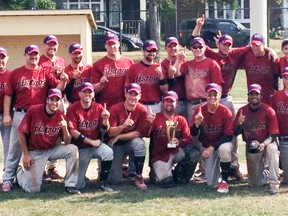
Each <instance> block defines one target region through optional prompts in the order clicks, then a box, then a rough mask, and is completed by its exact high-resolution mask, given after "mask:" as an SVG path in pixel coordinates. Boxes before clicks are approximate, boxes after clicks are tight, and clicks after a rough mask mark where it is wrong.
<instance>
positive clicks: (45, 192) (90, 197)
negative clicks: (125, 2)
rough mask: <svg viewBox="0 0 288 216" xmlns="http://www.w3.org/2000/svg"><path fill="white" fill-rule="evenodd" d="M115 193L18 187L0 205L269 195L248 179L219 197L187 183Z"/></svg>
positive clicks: (92, 185)
mask: <svg viewBox="0 0 288 216" xmlns="http://www.w3.org/2000/svg"><path fill="white" fill-rule="evenodd" d="M112 187H113V189H114V192H101V191H99V190H98V183H97V182H95V181H90V182H88V183H87V186H86V188H85V189H84V190H83V191H82V195H80V196H78V195H70V194H67V193H66V192H65V191H64V183H63V182H52V183H49V184H47V183H46V184H43V185H42V190H41V192H40V193H36V194H28V193H25V192H24V191H23V190H22V189H21V188H19V187H14V188H13V190H12V191H11V192H9V193H3V192H0V202H2V201H7V200H14V199H30V200H34V199H35V200H43V201H54V200H55V201H57V200H61V199H67V200H66V201H67V202H71V203H73V202H77V203H79V202H91V203H94V202H98V203H104V202H107V201H109V202H110V203H138V202H142V201H144V200H149V199H150V200H152V199H155V198H156V199H157V198H174V199H177V198H187V199H197V200H200V199H211V200H214V199H222V198H227V197H238V198H241V197H259V198H261V197H263V196H270V195H269V194H268V193H267V189H268V188H267V187H260V188H251V187H249V186H248V183H247V180H243V181H241V182H237V183H235V182H231V184H230V187H229V188H230V191H229V193H227V194H219V193H217V191H216V189H214V188H209V187H208V186H207V185H206V184H205V183H195V182H192V181H191V182H190V183H188V184H184V185H176V186H175V187H173V188H168V189H163V188H160V187H158V186H156V185H149V184H148V190H146V191H140V190H138V189H137V188H136V187H135V186H134V185H133V182H128V181H125V182H123V183H122V184H121V185H119V186H112ZM287 192H288V186H283V187H281V193H287Z"/></svg>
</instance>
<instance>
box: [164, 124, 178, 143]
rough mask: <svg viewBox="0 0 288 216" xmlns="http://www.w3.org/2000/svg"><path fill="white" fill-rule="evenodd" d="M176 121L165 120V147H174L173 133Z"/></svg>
mask: <svg viewBox="0 0 288 216" xmlns="http://www.w3.org/2000/svg"><path fill="white" fill-rule="evenodd" d="M177 125H178V122H177V121H176V122H174V121H171V120H167V121H166V131H167V138H168V143H167V148H176V146H177V144H178V143H177V142H175V141H174V138H175V134H176V128H177Z"/></svg>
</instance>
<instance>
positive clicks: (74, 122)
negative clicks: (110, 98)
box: [67, 101, 103, 147]
mask: <svg viewBox="0 0 288 216" xmlns="http://www.w3.org/2000/svg"><path fill="white" fill-rule="evenodd" d="M102 112H103V107H102V105H101V104H98V103H95V102H93V103H92V105H91V107H90V108H89V109H84V108H83V107H82V106H81V103H80V101H76V102H75V103H73V104H71V105H70V106H69V107H68V109H67V119H68V128H69V129H70V130H73V129H74V130H78V131H79V132H80V133H81V134H83V135H85V136H86V137H88V138H89V139H92V140H96V139H100V138H101V134H100V127H101V124H102V117H101V113H102ZM78 147H92V146H91V145H87V144H85V143H82V145H80V146H78Z"/></svg>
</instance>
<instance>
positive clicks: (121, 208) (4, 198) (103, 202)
mask: <svg viewBox="0 0 288 216" xmlns="http://www.w3.org/2000/svg"><path fill="white" fill-rule="evenodd" d="M275 44H276V45H277V46H278V44H277V43H276V42H275ZM279 44H280V42H279ZM276 45H275V46H276ZM279 46H280V45H279ZM103 55H105V53H94V60H95V59H97V58H99V57H101V56H103ZM125 55H126V56H131V57H133V59H135V60H139V59H141V53H140V52H133V53H125ZM162 56H164V55H162ZM232 94H233V97H234V100H235V101H245V100H246V79H245V73H244V71H239V72H238V75H237V78H236V81H235V84H234V87H233V91H232ZM147 146H148V145H147ZM2 151H3V150H2V148H0V169H2V167H3V158H2V154H3V153H2ZM239 151H240V153H239V155H240V163H241V165H242V167H241V168H242V171H243V172H244V173H245V172H246V169H245V156H244V144H243V142H241V141H240V140H239ZM21 164H22V163H21ZM58 169H59V170H60V173H62V174H64V172H65V163H64V161H63V160H60V161H59V163H58ZM96 169H97V160H93V161H92V162H91V164H90V166H89V170H88V173H87V176H88V177H89V178H90V180H91V182H89V184H88V185H87V188H86V190H85V191H83V193H82V195H80V196H76V195H75V196H70V195H67V194H65V193H64V184H63V182H52V183H50V184H43V188H42V192H41V193H38V194H27V193H24V192H23V191H22V190H21V189H20V188H17V187H16V188H15V189H13V190H12V191H11V192H10V193H3V192H0V203H1V208H0V215H22V216H25V215H41V216H42V215H57V216H58V215H81V216H82V215H115V216H118V215H133V216H136V215H141V216H142V215H160V216H162V215H163V216H166V215H173V216H174V215H175V216H176V215H177V216H178V215H201V216H203V215H205V216H206V215H233V216H236V215H239V216H240V215H241V216H243V215H288V208H287V203H288V196H287V194H288V186H281V188H280V190H281V192H280V193H279V194H277V195H275V196H270V195H268V193H267V192H266V189H267V188H265V187H261V188H254V189H253V188H249V187H248V184H247V180H243V181H242V182H240V183H235V182H231V184H230V192H229V193H228V194H219V193H217V192H216V190H215V189H211V188H208V187H207V186H206V184H204V183H193V182H190V183H189V184H187V185H177V186H176V187H174V188H171V189H160V188H158V187H156V186H153V185H151V186H149V189H148V190H147V191H139V190H137V189H136V188H135V187H134V186H133V185H132V183H131V182H128V181H127V182H124V183H123V184H122V185H121V186H117V187H113V188H114V189H115V191H114V192H112V193H103V192H99V191H98V190H97V183H96V182H95V179H96V178H97V170H96ZM144 176H145V177H147V164H146V168H145V172H144Z"/></svg>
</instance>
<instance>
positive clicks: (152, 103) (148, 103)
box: [142, 101, 159, 105]
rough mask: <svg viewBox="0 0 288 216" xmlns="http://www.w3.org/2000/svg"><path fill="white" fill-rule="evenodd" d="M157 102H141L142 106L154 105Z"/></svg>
mask: <svg viewBox="0 0 288 216" xmlns="http://www.w3.org/2000/svg"><path fill="white" fill-rule="evenodd" d="M158 103H159V102H153V101H143V102H142V104H144V105H155V104H158Z"/></svg>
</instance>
